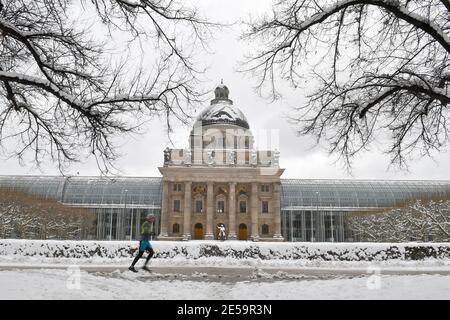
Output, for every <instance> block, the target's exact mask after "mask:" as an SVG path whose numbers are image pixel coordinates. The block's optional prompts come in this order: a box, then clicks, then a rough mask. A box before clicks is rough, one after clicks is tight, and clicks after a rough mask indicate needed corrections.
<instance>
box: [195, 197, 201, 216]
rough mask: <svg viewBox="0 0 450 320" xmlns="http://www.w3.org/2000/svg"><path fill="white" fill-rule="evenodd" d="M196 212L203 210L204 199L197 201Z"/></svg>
mask: <svg viewBox="0 0 450 320" xmlns="http://www.w3.org/2000/svg"><path fill="white" fill-rule="evenodd" d="M195 212H197V213H201V212H203V201H202V200H196V201H195Z"/></svg>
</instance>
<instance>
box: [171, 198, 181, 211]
mask: <svg viewBox="0 0 450 320" xmlns="http://www.w3.org/2000/svg"><path fill="white" fill-rule="evenodd" d="M180 208H181V201H180V200H173V211H174V212H180Z"/></svg>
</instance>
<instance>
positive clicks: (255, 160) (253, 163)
mask: <svg viewBox="0 0 450 320" xmlns="http://www.w3.org/2000/svg"><path fill="white" fill-rule="evenodd" d="M257 164H258V154H257V152H256V150H252V165H254V166H256V165H257Z"/></svg>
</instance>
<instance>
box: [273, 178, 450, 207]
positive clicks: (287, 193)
mask: <svg viewBox="0 0 450 320" xmlns="http://www.w3.org/2000/svg"><path fill="white" fill-rule="evenodd" d="M281 188H282V192H281V207H282V209H285V210H287V209H292V210H299V209H311V210H315V209H316V208H318V207H319V208H320V210H323V209H327V208H328V209H330V210H339V209H346V208H354V209H358V208H380V207H391V206H395V205H399V204H402V203H404V202H405V201H407V200H410V199H415V198H425V199H426V198H434V197H450V181H429V180H344V179H339V180H333V179H330V180H325V179H323V180H315V179H281Z"/></svg>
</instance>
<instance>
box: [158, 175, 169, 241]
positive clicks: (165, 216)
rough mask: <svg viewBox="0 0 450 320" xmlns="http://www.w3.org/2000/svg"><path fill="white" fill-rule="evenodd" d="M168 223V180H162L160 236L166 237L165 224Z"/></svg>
mask: <svg viewBox="0 0 450 320" xmlns="http://www.w3.org/2000/svg"><path fill="white" fill-rule="evenodd" d="M168 223H169V182H168V181H163V190H162V204H161V233H160V235H159V236H160V237H162V238H163V237H168V236H169V234H168V233H167V225H168Z"/></svg>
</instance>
